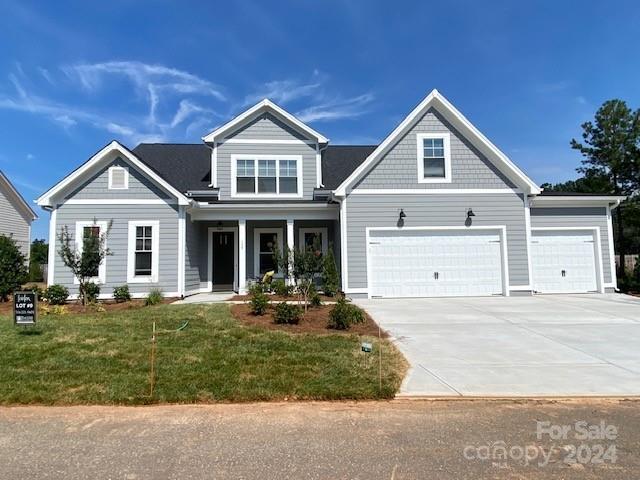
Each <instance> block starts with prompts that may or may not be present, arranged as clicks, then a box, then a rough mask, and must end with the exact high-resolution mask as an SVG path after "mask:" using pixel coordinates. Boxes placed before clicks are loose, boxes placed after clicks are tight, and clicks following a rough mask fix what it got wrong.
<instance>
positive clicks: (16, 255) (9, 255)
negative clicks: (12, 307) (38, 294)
mask: <svg viewBox="0 0 640 480" xmlns="http://www.w3.org/2000/svg"><path fill="white" fill-rule="evenodd" d="M27 273H28V272H27V259H26V258H25V256H24V255H23V254H22V252H21V251H20V249H19V248H18V245H16V242H15V240H13V238H12V237H7V236H6V235H0V302H6V301H7V300H8V299H9V295H11V294H12V293H13V292H15V291H16V290H19V289H20V287H21V286H22V284H23V283H24V282H25V281H26V280H27Z"/></svg>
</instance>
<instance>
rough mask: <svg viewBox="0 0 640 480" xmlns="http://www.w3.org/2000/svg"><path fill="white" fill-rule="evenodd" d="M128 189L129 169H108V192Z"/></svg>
mask: <svg viewBox="0 0 640 480" xmlns="http://www.w3.org/2000/svg"><path fill="white" fill-rule="evenodd" d="M128 188H129V169H128V168H126V167H109V190H127V189H128Z"/></svg>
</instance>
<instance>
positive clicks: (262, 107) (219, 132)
mask: <svg viewBox="0 0 640 480" xmlns="http://www.w3.org/2000/svg"><path fill="white" fill-rule="evenodd" d="M266 111H269V112H271V113H273V114H274V116H275V117H276V118H278V117H279V118H280V120H284V121H285V123H290V124H292V125H293V126H295V127H297V129H298V130H301V131H302V132H303V133H306V134H307V135H309V136H310V137H313V138H315V139H316V140H317V141H318V142H319V143H327V142H329V139H328V138H326V137H325V136H324V135H322V134H320V133H318V132H316V131H315V130H314V129H313V128H311V127H310V126H309V125H306V124H305V123H303V122H301V121H300V120H298V119H297V118H296V117H294V116H293V115H291V114H290V113H289V112H287V111H286V110H284V109H283V108H281V107H279V106H278V105H276V104H275V103H273V102H272V101H271V100H269V99H266V98H265V99H264V100H262V101H260V102H258V103H256V104H255V105H254V106H253V107H251V108H249V109H248V110H245V111H244V112H242V113H241V114H240V115H238V116H237V117H235V118H234V119H232V120H231V121H229V122H227V123H225V124H224V125H222V126H221V127H219V128H217V129H216V130H214V131H213V132H211V133H209V134H208V135H205V136H204V137H202V140H203V141H205V142H208V143H210V142H213V141H215V140H216V139H217V138H220V137H222V136H223V135H224V134H225V133H226V132H228V131H230V130H232V129H234V128H236V127H238V126H240V125H241V124H243V123H244V122H246V121H250V120H251V119H252V118H253V117H257V116H258V115H260V114H262V113H263V112H266Z"/></svg>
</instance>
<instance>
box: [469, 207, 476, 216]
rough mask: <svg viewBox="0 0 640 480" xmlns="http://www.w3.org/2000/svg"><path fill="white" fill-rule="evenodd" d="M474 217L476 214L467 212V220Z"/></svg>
mask: <svg viewBox="0 0 640 480" xmlns="http://www.w3.org/2000/svg"><path fill="white" fill-rule="evenodd" d="M475 216H476V214H475V213H473V210H472V209H469V210H467V218H471V217H475Z"/></svg>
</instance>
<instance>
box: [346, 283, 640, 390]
mask: <svg viewBox="0 0 640 480" xmlns="http://www.w3.org/2000/svg"><path fill="white" fill-rule="evenodd" d="M356 303H358V304H360V305H361V306H362V307H364V308H365V309H366V310H367V311H368V312H369V313H370V314H371V315H372V317H373V318H374V319H375V320H376V321H378V322H379V323H380V324H381V325H382V327H383V328H385V329H386V330H387V331H389V332H390V333H391V334H392V335H393V337H394V338H395V339H396V342H397V345H398V346H399V348H400V349H401V350H402V352H403V353H404V355H405V356H406V357H407V359H408V360H409V362H410V363H411V366H412V368H411V371H410V372H409V375H408V376H407V378H406V379H405V382H404V384H403V386H402V389H401V393H400V395H401V396H403V395H404V396H423V395H424V396H523V397H534V396H599V395H602V396H618V395H620V396H635V395H640V299H639V298H634V297H630V296H626V295H616V294H607V295H547V296H535V297H507V298H504V297H486V298H440V299H435V298H430V299H385V300H357V301H356Z"/></svg>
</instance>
